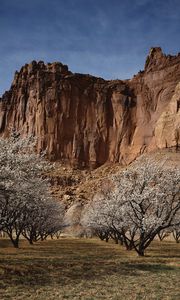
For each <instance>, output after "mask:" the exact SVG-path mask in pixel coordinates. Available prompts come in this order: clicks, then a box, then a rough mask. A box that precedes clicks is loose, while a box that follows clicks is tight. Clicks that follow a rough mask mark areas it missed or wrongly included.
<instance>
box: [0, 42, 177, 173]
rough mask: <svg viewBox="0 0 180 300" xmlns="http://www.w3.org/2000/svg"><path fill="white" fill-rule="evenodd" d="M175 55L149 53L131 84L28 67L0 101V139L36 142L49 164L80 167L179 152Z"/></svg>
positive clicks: (158, 51) (65, 70) (60, 69)
mask: <svg viewBox="0 0 180 300" xmlns="http://www.w3.org/2000/svg"><path fill="white" fill-rule="evenodd" d="M178 83H180V54H178V55H177V56H170V55H165V54H163V53H162V50H161V48H152V49H151V50H150V53H149V55H148V57H147V60H146V63H145V70H144V71H140V72H139V73H138V74H137V75H136V76H134V77H133V78H132V79H131V80H124V81H122V80H114V81H113V80H112V81H106V80H103V79H102V78H96V77H93V76H90V75H82V74H76V73H72V72H70V71H69V70H68V67H67V66H65V65H63V64H61V63H52V64H44V63H43V62H41V61H40V62H35V61H33V62H32V63H30V64H27V65H25V66H23V67H22V68H21V70H20V71H19V72H16V73H15V77H14V81H13V83H12V86H11V88H10V90H9V91H8V92H6V93H5V94H4V95H3V96H2V98H1V100H0V134H1V135H4V136H7V135H8V134H9V130H10V129H9V128H12V127H13V128H14V129H15V130H16V131H19V132H20V133H21V134H22V135H28V134H31V135H34V136H36V137H37V138H38V139H37V141H38V142H37V143H38V145H37V149H38V151H42V150H44V149H47V154H48V156H49V158H50V159H52V160H63V161H68V162H69V163H71V164H72V165H75V166H78V167H97V166H100V165H102V164H104V163H105V162H120V163H122V164H128V163H130V162H131V161H133V160H134V159H135V158H136V157H137V156H139V155H140V154H141V153H143V152H148V151H151V150H154V149H157V148H164V147H176V148H178V146H180V112H179V111H180V85H178Z"/></svg>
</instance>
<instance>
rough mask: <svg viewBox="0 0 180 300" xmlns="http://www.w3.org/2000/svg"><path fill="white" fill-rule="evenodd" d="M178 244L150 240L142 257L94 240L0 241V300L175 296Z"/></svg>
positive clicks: (178, 293)
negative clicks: (17, 246) (15, 243)
mask: <svg viewBox="0 0 180 300" xmlns="http://www.w3.org/2000/svg"><path fill="white" fill-rule="evenodd" d="M179 282H180V246H179V245H178V244H176V243H175V242H172V241H163V242H158V241H155V242H153V243H152V246H151V247H150V248H149V249H148V250H147V252H146V257H143V258H142V257H141V258H140V257H137V255H136V253H135V252H134V251H126V250H125V249H124V248H123V247H122V246H120V245H115V244H113V243H105V242H102V241H100V240H97V239H75V238H74V239H67V238H64V239H63V238H61V239H59V240H48V241H44V242H39V243H37V244H35V245H33V246H29V245H28V244H27V243H26V241H21V248H20V249H14V248H13V247H12V246H11V244H10V242H9V241H8V240H1V241H0V299H1V300H5V299H12V300H20V299H22V300H26V299H29V300H32V299H33V300H35V299H36V300H41V299H42V300H46V299H48V300H54V299H73V300H79V299H81V300H94V299H97V300H98V299H103V300H106V299H108V300H109V299H113V300H121V299H122V300H124V299H125V300H129V299H132V300H135V299H137V300H140V299H154V300H159V299H163V300H167V299H173V300H179V299H180V287H179Z"/></svg>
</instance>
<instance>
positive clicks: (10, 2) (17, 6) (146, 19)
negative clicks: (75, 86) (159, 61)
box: [0, 0, 180, 95]
mask: <svg viewBox="0 0 180 300" xmlns="http://www.w3.org/2000/svg"><path fill="white" fill-rule="evenodd" d="M0 41H1V44H0V95H1V94H2V93H3V92H4V91H5V90H8V89H9V88H10V85H11V82H12V80H13V77H14V72H15V71H16V70H19V69H20V68H21V66H22V65H24V64H25V63H29V62H31V61H32V60H37V61H38V60H44V61H45V62H53V61H60V62H62V63H64V64H67V65H68V66H69V69H70V70H71V71H72V72H76V73H86V74H91V75H95V76H98V77H103V78H105V79H117V78H119V79H127V78H131V77H132V76H133V75H134V74H136V73H137V72H138V71H139V70H142V69H143V68H144V63H145V59H146V56H147V55H148V53H149V49H150V48H151V47H154V46H160V47H162V49H163V51H164V52H165V53H166V54H177V53H178V52H180V0H0Z"/></svg>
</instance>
